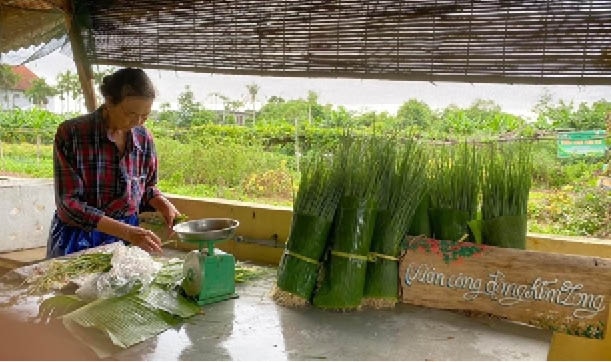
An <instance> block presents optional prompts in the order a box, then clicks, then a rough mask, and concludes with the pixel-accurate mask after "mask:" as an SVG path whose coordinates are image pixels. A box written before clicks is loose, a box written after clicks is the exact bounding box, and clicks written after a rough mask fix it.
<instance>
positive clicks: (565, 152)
mask: <svg viewBox="0 0 611 362" xmlns="http://www.w3.org/2000/svg"><path fill="white" fill-rule="evenodd" d="M606 134H607V133H606V132H605V131H604V130H589V131H570V132H558V137H557V141H558V142H557V144H558V152H557V155H558V158H572V157H579V156H594V157H603V156H605V152H606V151H607V143H606V142H605V136H606Z"/></svg>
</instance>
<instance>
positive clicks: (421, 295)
mask: <svg viewBox="0 0 611 362" xmlns="http://www.w3.org/2000/svg"><path fill="white" fill-rule="evenodd" d="M399 279H400V282H401V293H402V295H401V299H402V301H403V302H405V303H410V304H415V305H423V306H427V307H433V308H440V309H453V310H470V311H478V312H484V313H489V314H493V315H497V316H499V317H503V318H507V319H509V320H512V321H516V322H523V323H527V324H529V325H532V326H535V327H539V328H547V329H551V330H554V331H557V332H562V333H566V334H571V335H578V336H584V337H589V338H603V334H604V331H605V324H606V323H607V318H608V317H607V315H608V313H609V311H608V309H609V303H610V302H611V259H604V258H596V257H587V256H577V255H566V254H557V253H546V252H537V251H527V250H519V249H509V248H497V247H492V246H485V245H476V244H473V243H467V242H455V241H442V240H434V239H427V238H422V237H417V238H410V240H408V244H407V250H406V251H405V252H404V253H403V255H402V256H401V259H400V267H399Z"/></svg>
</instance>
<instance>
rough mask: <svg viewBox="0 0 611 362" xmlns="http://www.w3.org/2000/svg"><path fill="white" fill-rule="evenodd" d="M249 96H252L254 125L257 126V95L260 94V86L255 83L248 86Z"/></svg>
mask: <svg viewBox="0 0 611 362" xmlns="http://www.w3.org/2000/svg"><path fill="white" fill-rule="evenodd" d="M246 88H247V89H248V94H250V103H251V104H252V125H253V126H254V125H255V115H256V112H255V101H256V99H257V93H259V86H258V85H256V84H255V83H252V84H247V85H246Z"/></svg>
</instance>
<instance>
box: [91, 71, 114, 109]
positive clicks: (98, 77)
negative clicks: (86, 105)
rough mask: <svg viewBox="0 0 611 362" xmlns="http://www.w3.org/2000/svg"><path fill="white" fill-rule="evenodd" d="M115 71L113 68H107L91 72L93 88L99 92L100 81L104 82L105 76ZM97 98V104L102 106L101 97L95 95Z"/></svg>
mask: <svg viewBox="0 0 611 362" xmlns="http://www.w3.org/2000/svg"><path fill="white" fill-rule="evenodd" d="M116 70H117V69H116V68H115V67H109V68H106V69H104V70H99V69H98V71H95V70H94V71H93V83H94V88H95V89H97V90H99V89H100V86H101V85H102V81H103V80H104V77H105V76H107V75H111V74H112V73H114V72H115V71H116ZM97 98H98V104H102V103H103V99H102V97H101V95H97Z"/></svg>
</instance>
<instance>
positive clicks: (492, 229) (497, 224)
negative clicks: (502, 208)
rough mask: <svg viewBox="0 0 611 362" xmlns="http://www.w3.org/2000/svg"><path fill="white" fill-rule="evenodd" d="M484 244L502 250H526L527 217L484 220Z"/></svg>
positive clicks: (501, 217) (502, 217)
mask: <svg viewBox="0 0 611 362" xmlns="http://www.w3.org/2000/svg"><path fill="white" fill-rule="evenodd" d="M483 224H484V230H483V231H484V232H483V234H484V244H487V245H492V246H498V247H501V248H516V249H525V248H526V229H527V221H526V215H517V216H500V217H497V218H494V219H492V220H484V222H483Z"/></svg>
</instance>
